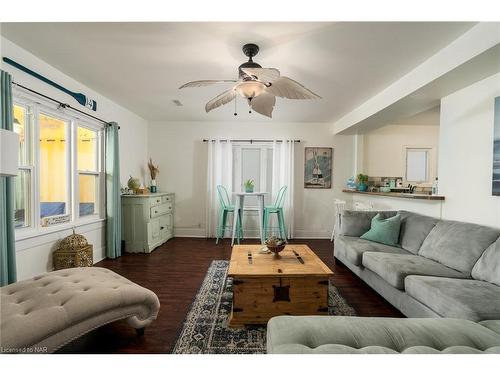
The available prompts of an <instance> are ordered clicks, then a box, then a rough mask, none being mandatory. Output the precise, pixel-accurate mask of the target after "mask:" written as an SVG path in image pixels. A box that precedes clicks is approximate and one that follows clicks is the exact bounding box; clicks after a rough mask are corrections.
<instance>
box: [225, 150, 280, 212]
mask: <svg viewBox="0 0 500 375" xmlns="http://www.w3.org/2000/svg"><path fill="white" fill-rule="evenodd" d="M272 176H273V146H272V144H261V145H259V144H252V145H247V144H245V145H241V144H234V145H233V189H234V190H235V191H240V190H241V191H243V190H244V188H243V184H244V182H245V181H247V180H253V181H254V189H255V191H259V192H267V193H269V194H266V196H265V203H266V204H269V203H270V201H271V194H270V193H271V191H272V183H273V181H272ZM245 204H248V205H249V206H257V198H256V197H247V198H246V199H245Z"/></svg>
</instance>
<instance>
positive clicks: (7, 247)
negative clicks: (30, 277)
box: [0, 70, 16, 286]
mask: <svg viewBox="0 0 500 375" xmlns="http://www.w3.org/2000/svg"><path fill="white" fill-rule="evenodd" d="M0 73H1V87H0V118H1V127H2V129H7V130H12V129H13V124H12V113H13V106H12V78H11V76H10V74H9V73H7V72H4V71H3V70H2V71H0ZM14 282H16V239H15V235H14V177H0V286H4V285H7V284H11V283H14Z"/></svg>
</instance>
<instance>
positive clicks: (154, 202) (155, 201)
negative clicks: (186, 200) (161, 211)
mask: <svg viewBox="0 0 500 375" xmlns="http://www.w3.org/2000/svg"><path fill="white" fill-rule="evenodd" d="M161 198H162V197H154V198H150V199H149V207H154V206H159V205H160V204H162V203H163V202H162V201H161Z"/></svg>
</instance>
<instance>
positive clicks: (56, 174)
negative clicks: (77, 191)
mask: <svg viewBox="0 0 500 375" xmlns="http://www.w3.org/2000/svg"><path fill="white" fill-rule="evenodd" d="M38 123H39V131H40V147H39V150H40V151H39V152H40V156H39V158H40V219H44V218H47V217H52V216H59V217H61V221H66V220H67V219H69V215H70V213H71V212H70V207H69V195H70V183H69V173H68V169H69V168H68V166H69V155H70V154H69V150H68V148H69V147H70V143H69V142H68V138H69V137H68V136H69V134H68V133H69V127H70V123H69V121H65V120H63V119H61V118H58V117H56V116H52V115H48V114H45V113H40V114H39V116H38ZM63 216H66V217H65V218H63ZM68 221H69V220H68ZM48 224H49V221H48V220H42V225H43V226H45V225H48Z"/></svg>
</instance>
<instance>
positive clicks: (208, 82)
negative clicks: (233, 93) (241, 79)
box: [179, 79, 238, 89]
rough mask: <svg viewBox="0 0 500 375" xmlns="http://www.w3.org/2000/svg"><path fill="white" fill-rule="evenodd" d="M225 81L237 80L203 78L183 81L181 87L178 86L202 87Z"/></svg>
mask: <svg viewBox="0 0 500 375" xmlns="http://www.w3.org/2000/svg"><path fill="white" fill-rule="evenodd" d="M225 82H233V83H235V82H238V81H236V80H234V79H205V80H201V81H193V82H188V83H185V84H183V85H182V86H181V87H179V89H183V88H185V87H203V86H209V85H213V84H216V83H225Z"/></svg>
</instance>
